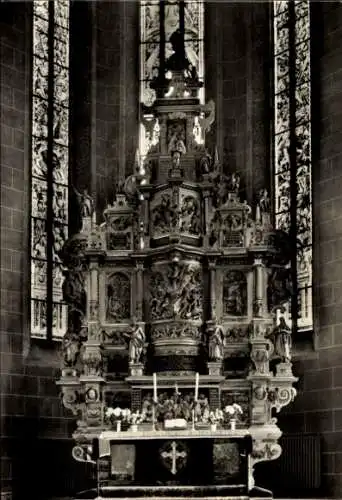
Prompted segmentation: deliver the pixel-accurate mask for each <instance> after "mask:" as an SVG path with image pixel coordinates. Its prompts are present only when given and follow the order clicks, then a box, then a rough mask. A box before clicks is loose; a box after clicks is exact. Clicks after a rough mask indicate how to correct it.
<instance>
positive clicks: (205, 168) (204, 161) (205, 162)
mask: <svg viewBox="0 0 342 500" xmlns="http://www.w3.org/2000/svg"><path fill="white" fill-rule="evenodd" d="M211 164H212V157H211V155H210V154H209V153H208V150H207V149H206V150H205V154H204V156H203V157H202V158H201V159H200V172H201V174H202V175H203V174H209V173H210V170H211Z"/></svg>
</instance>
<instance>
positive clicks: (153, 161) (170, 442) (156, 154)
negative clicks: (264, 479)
mask: <svg viewBox="0 0 342 500" xmlns="http://www.w3.org/2000/svg"><path fill="white" fill-rule="evenodd" d="M170 42H171V44H172V49H173V52H172V55H171V56H170V57H168V58H165V60H164V61H163V68H162V69H161V70H160V71H159V73H158V74H157V75H156V76H155V77H154V79H153V80H152V82H151V87H152V88H153V89H154V91H155V92H156V100H155V102H154V103H153V105H152V106H151V107H150V108H149V109H148V113H146V110H145V115H148V117H149V118H148V120H147V121H146V124H145V125H146V128H147V129H148V130H149V132H150V134H151V135H153V134H156V130H158V134H157V137H156V140H155V141H154V144H153V145H152V146H151V147H150V149H149V151H148V154H147V156H146V158H144V161H143V162H141V161H140V160H139V156H138V155H137V159H136V164H135V165H134V173H133V174H132V175H130V176H128V177H127V178H126V179H122V180H121V182H120V183H119V184H118V186H117V188H116V196H115V199H114V201H113V203H112V204H111V205H108V206H107V208H106V209H105V210H104V213H103V222H101V223H98V222H97V220H96V216H95V207H94V203H93V200H92V198H91V197H90V196H89V195H88V194H87V193H85V194H84V196H83V197H82V198H81V207H80V208H81V211H82V227H81V229H80V232H79V233H78V234H76V235H74V236H73V237H71V238H70V239H69V240H68V241H67V243H66V244H65V246H64V249H63V255H62V257H63V264H64V275H65V281H64V286H63V289H64V290H63V291H64V300H65V301H66V303H67V304H68V318H69V319H68V330H67V332H66V334H65V336H64V339H63V349H62V357H63V367H62V372H61V377H60V379H59V380H58V382H57V383H58V385H59V387H60V389H61V392H62V400H63V404H64V406H65V407H66V408H68V409H70V410H71V411H72V412H73V413H74V414H75V416H77V425H76V430H75V432H74V435H73V437H74V439H75V447H74V449H73V455H74V457H75V459H77V460H81V461H90V462H93V463H94V464H96V470H97V488H96V492H95V491H94V492H88V493H87V494H85V496H83V498H92V497H93V498H95V497H97V498H127V497H131V498H137V497H143V496H146V495H148V496H151V497H153V498H159V497H161V496H163V497H172V498H177V497H181V496H184V495H186V496H190V497H192V496H196V497H199V498H207V497H210V496H213V497H215V498H221V497H222V498H223V497H225V498H243V499H247V498H263V497H272V493H271V492H268V491H266V490H263V489H260V488H257V487H256V486H255V484H254V479H253V470H254V466H255V465H256V464H257V463H258V462H261V461H268V460H274V459H276V458H277V457H279V455H280V453H281V447H280V445H279V443H278V440H279V437H280V436H281V430H280V429H279V427H278V426H277V420H276V418H275V416H274V414H273V410H275V411H276V412H278V411H279V410H280V409H281V408H282V407H283V406H285V405H287V404H288V403H290V402H291V401H292V400H293V398H294V396H295V394H296V391H295V389H294V387H293V384H294V382H295V381H296V378H295V377H294V376H293V373H292V364H291V330H290V329H289V327H288V326H287V325H286V322H285V320H284V318H283V317H282V316H281V315H280V314H279V311H281V308H282V306H283V304H284V303H286V301H288V299H289V297H290V294H291V287H290V283H289V269H288V264H289V255H290V252H289V243H288V239H287V236H286V234H284V233H282V232H281V231H275V230H273V228H272V226H271V210H270V200H269V197H268V191H267V190H266V189H263V190H261V191H260V192H259V193H257V196H256V203H254V204H253V205H250V204H248V203H247V201H245V200H242V199H241V193H242V192H243V189H242V179H240V176H239V174H238V173H234V172H231V171H230V169H229V165H222V164H221V162H220V160H219V157H218V154H217V151H216V150H214V151H212V152H209V151H208V150H207V149H206V147H205V134H206V132H207V131H208V130H209V129H210V127H211V125H212V124H213V122H214V120H215V105H214V103H213V102H212V101H210V102H208V103H207V104H201V103H200V101H199V99H198V92H199V89H200V88H201V82H200V81H199V79H198V76H197V74H196V70H195V69H194V68H193V67H192V65H191V63H190V62H189V60H188V58H187V56H186V53H185V51H184V34H182V30H180V29H177V30H175V31H174V32H173V33H172V35H171V37H170ZM156 124H158V127H156ZM199 137H200V139H201V140H198V138H199ZM94 467H95V465H94ZM87 495H88V496H87Z"/></svg>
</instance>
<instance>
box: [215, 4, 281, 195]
mask: <svg viewBox="0 0 342 500" xmlns="http://www.w3.org/2000/svg"><path fill="white" fill-rule="evenodd" d="M205 9H206V10H205V30H206V32H205V34H206V38H205V40H206V45H205V48H206V50H205V54H206V59H205V68H206V71H205V75H206V78H205V89H206V98H207V100H209V99H213V100H214V101H215V104H216V121H215V124H214V126H213V130H212V132H211V133H210V134H209V137H208V145H209V147H211V148H213V147H214V145H215V144H216V145H217V147H218V152H219V157H220V160H221V161H222V162H223V163H224V165H225V166H226V169H227V171H229V172H239V173H240V175H241V180H242V186H244V187H245V190H246V196H247V199H248V201H249V202H250V203H252V202H253V201H254V197H255V193H256V192H257V190H258V189H260V188H261V187H267V186H269V182H270V177H269V172H270V117H272V114H271V113H272V110H271V107H270V84H271V79H270V69H271V67H272V66H271V65H272V59H271V57H270V34H269V23H270V21H269V6H268V4H267V2H208V3H206V4H205Z"/></svg>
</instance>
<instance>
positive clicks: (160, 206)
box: [150, 190, 177, 238]
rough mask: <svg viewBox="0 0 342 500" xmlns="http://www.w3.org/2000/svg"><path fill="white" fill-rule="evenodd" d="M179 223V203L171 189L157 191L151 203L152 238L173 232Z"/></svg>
mask: <svg viewBox="0 0 342 500" xmlns="http://www.w3.org/2000/svg"><path fill="white" fill-rule="evenodd" d="M176 223H177V204H176V203H174V200H173V198H172V192H171V190H167V191H163V192H160V193H157V194H156V195H155V197H154V198H153V200H152V202H151V205H150V228H151V232H150V235H151V237H152V238H158V237H162V236H165V235H167V234H169V233H170V232H172V230H173V228H174V227H176Z"/></svg>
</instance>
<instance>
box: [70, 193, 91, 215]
mask: <svg viewBox="0 0 342 500" xmlns="http://www.w3.org/2000/svg"><path fill="white" fill-rule="evenodd" d="M74 191H75V193H76V196H77V201H78V204H79V207H80V212H81V216H82V217H91V216H92V215H93V212H94V200H93V198H92V197H91V196H90V195H89V194H88V190H87V189H85V190H84V191H83V194H82V193H80V192H79V191H77V189H76V188H75V187H74Z"/></svg>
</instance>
